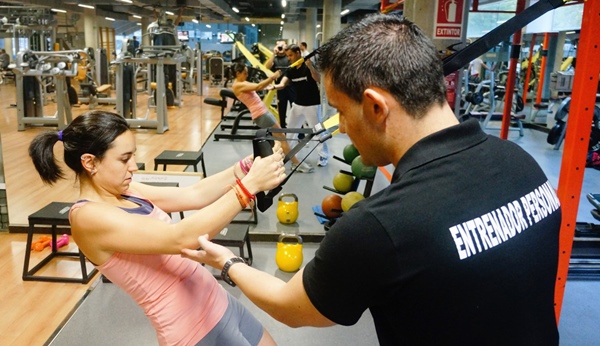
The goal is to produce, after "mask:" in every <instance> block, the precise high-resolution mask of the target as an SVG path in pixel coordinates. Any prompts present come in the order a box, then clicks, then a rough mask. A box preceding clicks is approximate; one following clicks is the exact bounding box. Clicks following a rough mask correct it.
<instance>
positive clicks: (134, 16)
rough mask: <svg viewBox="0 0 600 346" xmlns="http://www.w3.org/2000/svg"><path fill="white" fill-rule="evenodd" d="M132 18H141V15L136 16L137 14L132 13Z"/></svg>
mask: <svg viewBox="0 0 600 346" xmlns="http://www.w3.org/2000/svg"><path fill="white" fill-rule="evenodd" d="M133 18H137V19H142V16H138V15H137V14H134V15H133Z"/></svg>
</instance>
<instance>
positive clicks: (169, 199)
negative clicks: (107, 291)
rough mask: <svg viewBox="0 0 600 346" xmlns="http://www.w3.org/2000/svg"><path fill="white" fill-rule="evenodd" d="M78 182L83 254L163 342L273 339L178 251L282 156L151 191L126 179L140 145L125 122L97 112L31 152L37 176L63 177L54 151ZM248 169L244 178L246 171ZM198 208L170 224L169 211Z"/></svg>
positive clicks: (75, 226) (192, 243) (264, 178)
mask: <svg viewBox="0 0 600 346" xmlns="http://www.w3.org/2000/svg"><path fill="white" fill-rule="evenodd" d="M58 141H62V142H63V145H64V161H65V163H66V164H67V166H68V167H69V168H71V169H72V170H73V171H74V172H75V175H76V179H78V180H79V200H78V201H77V202H76V203H75V204H74V205H73V207H72V208H71V211H70V215H69V221H70V223H71V232H72V235H73V239H74V240H75V242H76V243H77V246H78V247H79V248H80V249H81V251H82V252H83V253H84V254H85V256H86V257H87V258H88V259H89V260H90V261H91V262H92V263H93V264H94V266H95V267H96V268H98V270H99V271H100V272H101V273H102V274H104V275H105V276H106V277H107V278H108V279H109V280H111V281H112V282H113V283H114V284H115V285H117V286H119V287H120V288H121V289H123V290H124V291H125V292H127V293H128V294H129V295H130V296H131V297H132V298H133V299H134V300H135V301H136V302H137V303H138V305H140V307H142V309H143V310H144V312H145V314H146V316H148V318H149V319H150V322H151V323H152V326H153V327H154V329H155V330H156V335H157V337H158V342H159V344H160V345H201V346H204V345H274V344H275V342H274V340H273V339H272V337H271V335H270V334H269V333H268V332H267V331H266V330H265V329H264V328H263V326H262V325H261V323H260V322H259V321H258V320H256V318H255V317H254V316H252V315H251V314H250V312H249V311H247V310H246V308H245V307H244V306H243V305H241V304H240V302H239V301H237V300H236V299H235V298H233V297H232V296H230V295H229V294H228V293H227V291H225V289H224V288H223V287H222V286H221V285H219V284H218V283H217V281H216V279H215V278H214V277H213V275H212V274H211V273H210V272H209V271H208V270H206V269H205V268H204V267H203V266H202V265H200V264H199V263H197V262H194V261H190V260H188V259H185V258H183V257H181V256H180V253H181V250H182V249H185V248H197V247H198V239H197V238H198V236H200V235H202V234H208V236H209V237H211V238H212V237H213V236H215V235H216V234H217V233H218V232H219V231H221V230H222V229H223V228H224V227H225V226H227V224H229V222H230V221H231V220H232V219H233V218H234V217H235V216H236V215H237V214H238V213H239V212H240V210H242V209H243V208H245V207H246V206H247V205H248V204H249V203H251V201H252V199H253V198H254V194H256V193H257V192H259V191H264V190H269V189H272V188H274V187H276V186H278V185H279V184H280V183H281V181H283V179H284V178H285V169H284V168H283V161H282V160H283V153H282V152H281V149H279V150H277V149H275V153H274V154H273V155H271V156H268V157H265V158H256V159H255V160H254V162H253V163H252V160H250V159H248V158H247V159H243V160H241V161H240V162H239V163H236V164H234V165H233V166H232V167H229V168H227V169H225V170H224V171H222V172H220V173H217V174H215V175H212V176H210V177H207V178H204V179H202V180H200V181H199V182H198V183H196V184H194V185H192V186H189V187H181V188H178V187H156V186H149V185H145V184H142V183H138V182H134V181H132V177H133V174H134V172H135V171H137V165H136V162H135V152H136V143H135V137H134V135H133V133H132V132H131V131H130V130H129V126H128V124H127V122H126V121H125V119H124V118H122V117H121V116H119V115H117V114H113V113H109V112H102V111H94V112H88V113H85V114H83V115H80V116H79V117H77V118H75V119H74V120H73V121H72V122H71V124H69V126H67V127H66V128H65V129H64V130H62V131H58V133H57V132H46V133H42V134H40V135H38V136H37V137H36V138H35V139H34V140H33V141H32V142H31V144H30V146H29V155H30V157H31V159H32V160H33V163H34V165H35V168H36V170H37V171H38V173H39V175H40V177H41V178H42V180H43V181H44V182H45V183H47V184H53V183H55V182H56V181H57V180H58V179H61V178H63V177H64V173H63V171H62V169H61V168H60V167H59V166H58V164H57V162H56V159H55V157H54V153H53V148H54V145H55V144H56V142H58ZM245 172H247V174H245ZM185 210H198V211H197V212H195V213H194V214H192V215H191V216H189V217H187V218H185V219H183V220H181V221H180V222H178V223H176V224H171V222H170V221H171V218H170V217H169V215H168V213H170V212H177V211H185Z"/></svg>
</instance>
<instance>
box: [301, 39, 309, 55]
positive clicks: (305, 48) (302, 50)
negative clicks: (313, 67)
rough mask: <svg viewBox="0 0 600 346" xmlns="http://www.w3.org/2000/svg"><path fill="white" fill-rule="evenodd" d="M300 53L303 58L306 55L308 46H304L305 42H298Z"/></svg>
mask: <svg viewBox="0 0 600 346" xmlns="http://www.w3.org/2000/svg"><path fill="white" fill-rule="evenodd" d="M300 52H301V53H300V54H301V55H302V57H303V58H305V57H306V56H307V55H308V45H307V44H306V42H300Z"/></svg>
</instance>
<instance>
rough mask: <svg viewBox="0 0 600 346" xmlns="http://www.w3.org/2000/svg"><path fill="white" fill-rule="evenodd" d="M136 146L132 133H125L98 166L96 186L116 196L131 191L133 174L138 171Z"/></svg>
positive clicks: (115, 141) (113, 144) (118, 138)
mask: <svg viewBox="0 0 600 346" xmlns="http://www.w3.org/2000/svg"><path fill="white" fill-rule="evenodd" d="M135 152H136V144H135V137H134V135H133V133H132V132H131V131H125V132H123V133H122V134H121V135H120V136H119V137H117V138H116V139H115V140H114V141H113V142H112V146H111V147H110V148H109V149H108V150H107V151H106V153H105V154H104V158H103V159H102V160H101V161H100V162H98V163H97V165H96V174H95V175H96V176H95V179H94V181H95V182H96V184H98V185H100V187H101V188H102V189H104V190H106V191H109V192H110V193H112V194H114V195H120V194H122V193H123V192H125V191H127V189H129V184H130V183H131V178H132V177H133V172H135V171H137V169H138V168H137V164H136V162H135Z"/></svg>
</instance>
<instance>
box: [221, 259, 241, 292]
mask: <svg viewBox="0 0 600 346" xmlns="http://www.w3.org/2000/svg"><path fill="white" fill-rule="evenodd" d="M235 263H246V261H245V260H244V259H243V258H241V257H232V258H230V259H228V260H227V262H225V265H224V266H223V270H221V279H223V281H225V282H226V283H227V284H228V285H230V286H231V287H235V282H233V281H232V280H231V278H230V277H229V268H231V266H232V265H233V264H235Z"/></svg>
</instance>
